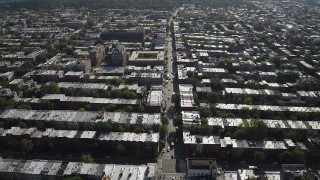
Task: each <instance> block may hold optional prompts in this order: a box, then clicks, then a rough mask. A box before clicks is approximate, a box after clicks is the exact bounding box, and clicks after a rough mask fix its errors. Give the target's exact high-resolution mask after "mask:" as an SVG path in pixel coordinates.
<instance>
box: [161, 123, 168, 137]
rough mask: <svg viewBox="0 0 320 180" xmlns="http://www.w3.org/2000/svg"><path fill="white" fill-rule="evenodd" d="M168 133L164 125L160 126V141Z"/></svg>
mask: <svg viewBox="0 0 320 180" xmlns="http://www.w3.org/2000/svg"><path fill="white" fill-rule="evenodd" d="M167 133H168V128H167V126H165V125H160V128H159V136H160V139H161V140H163V139H164V138H165V137H166V135H167Z"/></svg>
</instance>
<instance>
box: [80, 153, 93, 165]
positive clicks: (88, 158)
mask: <svg viewBox="0 0 320 180" xmlns="http://www.w3.org/2000/svg"><path fill="white" fill-rule="evenodd" d="M81 161H82V162H84V163H94V159H93V158H92V157H91V155H90V154H83V155H82V156H81Z"/></svg>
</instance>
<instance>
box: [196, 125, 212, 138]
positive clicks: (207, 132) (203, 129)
mask: <svg viewBox="0 0 320 180" xmlns="http://www.w3.org/2000/svg"><path fill="white" fill-rule="evenodd" d="M199 133H200V134H201V135H203V136H211V135H212V128H211V127H210V126H209V125H208V124H204V125H201V126H200V128H199Z"/></svg>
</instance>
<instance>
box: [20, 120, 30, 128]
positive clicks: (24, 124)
mask: <svg viewBox="0 0 320 180" xmlns="http://www.w3.org/2000/svg"><path fill="white" fill-rule="evenodd" d="M18 126H19V127H20V128H28V126H27V124H26V123H25V122H22V121H20V122H19V123H18Z"/></svg>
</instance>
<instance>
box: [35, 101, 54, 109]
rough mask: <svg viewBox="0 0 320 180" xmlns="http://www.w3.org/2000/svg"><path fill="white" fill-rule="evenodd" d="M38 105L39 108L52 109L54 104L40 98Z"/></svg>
mask: <svg viewBox="0 0 320 180" xmlns="http://www.w3.org/2000/svg"><path fill="white" fill-rule="evenodd" d="M39 107H40V109H46V110H52V109H54V104H53V103H51V102H50V101H49V100H47V99H44V100H41V102H40V106H39Z"/></svg>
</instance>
